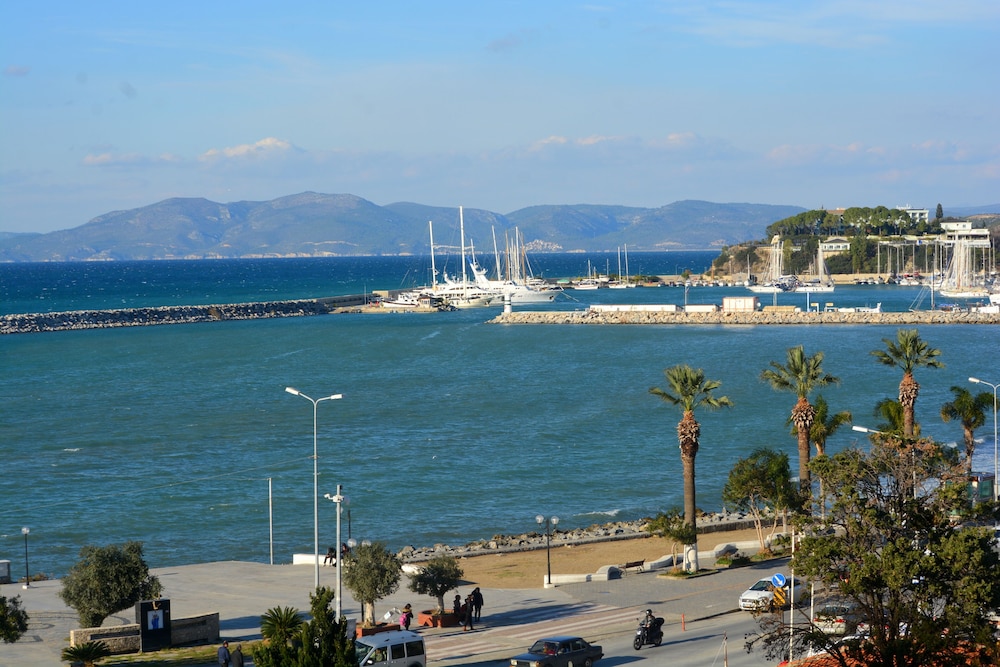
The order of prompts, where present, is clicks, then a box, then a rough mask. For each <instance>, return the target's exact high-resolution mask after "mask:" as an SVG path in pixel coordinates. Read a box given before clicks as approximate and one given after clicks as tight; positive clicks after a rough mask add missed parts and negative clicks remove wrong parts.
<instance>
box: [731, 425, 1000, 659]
mask: <svg viewBox="0 0 1000 667" xmlns="http://www.w3.org/2000/svg"><path fill="white" fill-rule="evenodd" d="M812 465H813V469H814V471H815V472H816V473H817V475H820V476H821V477H823V478H824V479H826V480H828V481H829V482H830V484H829V488H830V489H831V490H832V494H831V499H832V503H831V506H830V508H829V511H828V512H827V515H826V517H825V520H824V519H821V518H819V517H816V516H808V517H803V519H802V520H803V524H802V526H801V528H802V532H803V534H804V535H805V537H804V538H803V539H802V540H801V542H800V543H799V545H798V546H797V548H796V550H795V555H794V556H793V558H792V562H791V564H790V567H791V568H792V569H793V570H794V572H795V574H796V576H800V577H804V578H805V579H807V580H809V581H810V582H812V583H813V584H814V585H815V586H816V589H817V596H819V598H820V601H822V600H823V599H824V598H826V599H832V598H833V597H834V596H835V597H836V599H838V600H840V601H846V602H847V603H848V604H849V605H851V606H853V607H854V608H855V609H856V610H857V616H858V620H859V621H862V622H864V623H867V625H868V627H869V631H868V634H867V636H865V637H862V638H852V639H847V640H843V641H842V640H841V638H839V637H831V636H829V635H827V634H826V633H824V632H823V631H822V629H821V628H819V627H817V626H816V624H814V623H813V621H812V619H811V618H810V616H809V613H808V609H803V610H799V611H798V612H796V617H795V618H794V619H793V620H790V621H789V622H787V623H786V621H785V619H784V617H777V616H763V617H761V618H760V619H759V620H760V629H759V632H757V633H755V634H754V635H751V636H750V637H749V638H748V642H747V646H748V648H753V647H755V646H760V647H762V648H763V649H764V651H765V653H766V655H767V656H768V657H774V658H777V657H787V652H788V651H789V648H790V647H791V649H792V650H793V651H794V653H795V655H797V656H801V655H803V654H804V653H805V652H806V651H807V650H810V649H812V650H820V651H827V652H828V653H829V654H830V656H831V658H832V659H833V660H834V661H835V662H836V664H838V665H843V666H844V667H847V666H848V665H851V664H864V665H870V666H875V667H917V666H918V665H942V666H951V665H967V664H980V663H979V662H975V661H974V659H975V658H981V657H982V656H983V655H984V654H985V653H986V652H988V651H990V650H992V649H991V648H990V647H991V646H993V645H994V640H993V636H992V633H993V627H992V624H991V623H990V620H989V614H990V611H991V610H994V609H997V608H1000V578H998V577H997V576H996V573H997V572H998V571H1000V554H998V553H997V552H996V551H995V550H994V548H993V544H992V530H991V529H989V528H986V527H981V526H983V524H985V523H987V522H988V521H990V520H991V517H992V516H993V515H995V512H996V511H997V508H996V506H995V504H991V503H983V504H972V503H970V502H969V491H968V477H967V475H966V474H965V469H964V466H963V464H962V463H961V462H960V461H958V460H957V457H955V456H949V455H948V454H947V452H946V451H945V450H944V449H943V448H942V447H941V446H940V445H939V444H938V443H935V442H933V441H932V440H928V439H919V440H914V439H910V438H899V437H894V436H879V437H876V438H873V439H872V448H871V451H870V452H863V451H861V450H858V449H848V450H845V451H842V452H838V453H837V454H835V455H833V456H830V457H825V456H824V457H819V458H817V459H816V460H815V461H814V462H813V464H812ZM989 525H992V523H990V524H989ZM819 603H820V602H818V603H817V604H819ZM994 648H995V647H994ZM970 654H980V655H975V656H973V655H970Z"/></svg>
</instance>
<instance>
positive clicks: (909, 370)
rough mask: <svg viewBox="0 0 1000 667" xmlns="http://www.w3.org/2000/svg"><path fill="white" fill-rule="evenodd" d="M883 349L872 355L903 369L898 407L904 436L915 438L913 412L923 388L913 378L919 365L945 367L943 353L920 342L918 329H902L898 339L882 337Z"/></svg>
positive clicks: (925, 342) (882, 361)
mask: <svg viewBox="0 0 1000 667" xmlns="http://www.w3.org/2000/svg"><path fill="white" fill-rule="evenodd" d="M882 342H883V343H885V348H886V349H884V350H872V355H873V356H874V357H875V358H876V359H878V360H879V362H880V363H883V364H885V365H886V366H892V367H894V368H901V369H903V379H902V380H901V381H900V383H899V404H900V405H901V406H902V408H903V437H904V438H912V437H914V436H913V424H914V419H913V411H914V407H915V406H916V404H917V395H918V394H920V385H919V384H918V383H917V381H916V380H915V379H914V378H913V371H914V370H916V369H917V368H919V367H920V366H926V367H927V368H944V364H943V363H941V362H940V361H938V359H937V357H938V356H939V355H940V354H941V350H939V349H937V348H933V347H930V346H929V345H928V344H927V341H924V340H921V339H920V334H919V332H917V330H916V329H900V330H898V331H897V332H896V340H892V339H891V338H883V339H882Z"/></svg>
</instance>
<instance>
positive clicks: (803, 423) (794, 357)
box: [760, 345, 840, 494]
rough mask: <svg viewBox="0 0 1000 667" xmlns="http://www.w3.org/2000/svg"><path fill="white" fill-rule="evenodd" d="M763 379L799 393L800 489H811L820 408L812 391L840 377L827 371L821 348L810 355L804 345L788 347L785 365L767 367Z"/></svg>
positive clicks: (796, 419) (794, 414)
mask: <svg viewBox="0 0 1000 667" xmlns="http://www.w3.org/2000/svg"><path fill="white" fill-rule="evenodd" d="M760 379H761V380H763V381H765V382H767V383H769V384H770V385H771V388H772V389H774V390H775V391H791V392H795V395H796V396H798V397H799V400H798V401H797V402H796V403H795V406H794V407H793V408H792V424H794V425H795V433H796V435H797V436H798V441H799V489H800V490H801V491H802V493H803V494H808V493H810V491H811V487H812V485H811V481H810V479H809V435H810V433H811V431H812V425H813V422H814V421H815V420H816V409H815V408H814V407H813V406H812V405H811V404H810V403H809V394H811V393H812V392H813V390H814V389H817V388H818V387H825V386H826V385H828V384H838V383H840V379H839V378H837V377H834V376H833V375H830V374H829V373H824V372H823V353H822V352H817V353H816V354H814V355H813V356H811V357H807V356H806V353H805V349H804V348H803V346H801V345H798V346H796V347H790V348H788V357H787V361H786V363H785V365H784V366H782V365H781V364H779V363H778V362H777V361H772V362H771V367H770V368H766V369H764V370H763V371H762V372H761V374H760Z"/></svg>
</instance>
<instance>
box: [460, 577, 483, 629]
mask: <svg viewBox="0 0 1000 667" xmlns="http://www.w3.org/2000/svg"><path fill="white" fill-rule="evenodd" d="M452 611H453V612H454V613H455V615H456V616H458V617H459V618H460V619H461V620H462V629H463V630H475V627H473V624H474V623H477V622H478V621H479V617H480V615H481V614H482V611H483V593H482V591H480V590H479V586H476V588H475V589H473V591H472V592H471V593H469V594H468V595H466V596H465V601H464V602H463V601H462V596H461V595H459V594H458V593H456V594H455V601H454V602H453V603H452Z"/></svg>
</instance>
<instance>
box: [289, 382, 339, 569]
mask: <svg viewBox="0 0 1000 667" xmlns="http://www.w3.org/2000/svg"><path fill="white" fill-rule="evenodd" d="M285 391H287V392H288V393H289V394H291V395H292V396H301V397H302V398H304V399H306V400H307V401H309V402H310V403H312V406H313V559H314V561H315V562H314V563H313V566H314V568H315V570H314V572H313V588H319V452H318V450H317V447H316V437H317V436H316V425H317V419H316V412H317V407H318V406H319V404H320V403H321V402H323V401H335V400H337V399H339V398H343V395H342V394H333V395H331V396H324V397H323V398H309V397H308V396H306V395H305V394H303V393H302V392H301V391H299V390H298V389H294V388H292V387H285ZM337 548H340V545H337Z"/></svg>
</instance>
